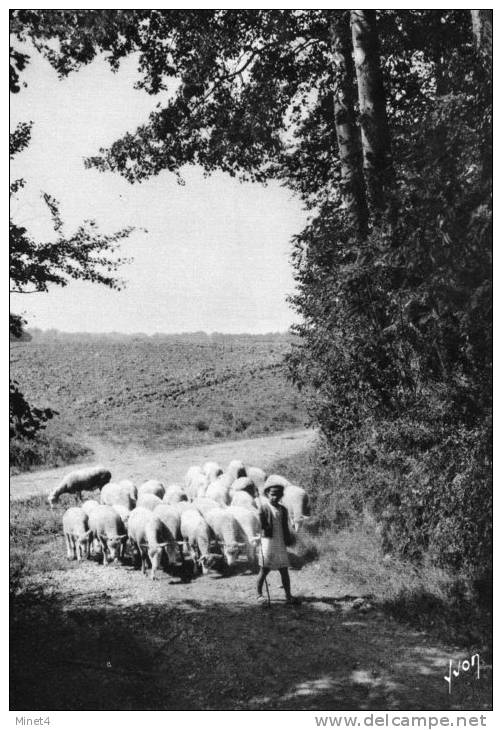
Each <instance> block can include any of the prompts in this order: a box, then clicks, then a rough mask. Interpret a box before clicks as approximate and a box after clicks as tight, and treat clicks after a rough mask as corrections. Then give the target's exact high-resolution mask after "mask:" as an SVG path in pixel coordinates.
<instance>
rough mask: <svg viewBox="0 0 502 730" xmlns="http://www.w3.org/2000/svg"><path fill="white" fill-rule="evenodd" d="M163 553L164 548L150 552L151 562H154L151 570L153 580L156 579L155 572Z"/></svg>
mask: <svg viewBox="0 0 502 730" xmlns="http://www.w3.org/2000/svg"><path fill="white" fill-rule="evenodd" d="M161 555H162V550H159V549H158V548H157V549H156V550H155V549H154V550H152V551H151V552H150V562H151V564H152V572H151V577H152V580H155V573H156V571H157V570H158V568H159V565H160V558H161Z"/></svg>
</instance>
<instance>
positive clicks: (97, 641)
mask: <svg viewBox="0 0 502 730" xmlns="http://www.w3.org/2000/svg"><path fill="white" fill-rule="evenodd" d="M58 549H59V546H58ZM60 549H61V550H62V549H63V546H62V545H61V547H60ZM31 582H32V585H33V587H34V588H39V586H40V585H41V584H43V586H44V588H45V597H44V598H43V599H42V598H41V597H40V596H38V597H37V601H36V605H35V604H32V605H31V606H28V609H27V612H26V613H25V615H24V617H23V620H21V623H20V625H19V626H18V628H17V631H15V634H14V636H13V637H12V639H11V642H12V646H14V647H15V648H16V651H15V652H14V653H13V665H14V668H13V672H12V676H13V681H12V687H13V697H12V707H13V708H14V709H26V710H27V709H37V710H42V709H51V710H58V709H60V710H63V709H67V710H68V709H82V710H127V709H130V710H139V709H142V710H187V709H190V710H318V711H323V712H325V711H333V710H337V711H340V710H380V711H383V710H436V711H437V710H483V709H490V702H491V693H490V674H489V668H487V667H486V666H482V670H481V678H480V679H476V677H475V675H474V673H473V672H471V673H470V674H465V675H464V676H462V675H461V676H459V677H458V679H454V680H453V687H452V692H451V694H449V693H448V685H447V682H446V681H445V679H444V676H445V674H447V672H448V664H449V660H450V659H452V660H453V661H454V662H458V661H459V660H464V659H466V658H470V656H469V657H467V652H466V650H460V649H459V648H458V647H454V646H448V645H446V644H441V643H440V642H438V641H437V640H434V639H431V637H430V636H428V635H427V633H425V632H419V631H413V630H412V629H410V628H408V627H406V626H404V625H401V624H399V623H397V622H395V621H393V620H392V619H390V618H389V617H388V616H385V615H384V614H383V613H381V612H380V611H378V610H377V609H376V608H375V607H373V608H372V609H371V608H370V609H369V610H367V609H368V606H366V609H365V608H363V609H358V608H356V606H357V598H358V596H357V593H355V594H354V593H353V592H350V593H348V594H347V590H349V591H350V586H347V585H346V584H342V583H341V582H340V581H339V580H338V579H337V577H336V576H335V575H333V573H325V572H323V570H322V569H321V568H319V565H316V564H311V565H307V566H304V567H303V569H301V570H294V571H292V584H293V588H294V590H295V592H297V593H298V594H301V595H302V597H303V603H302V605H300V606H299V607H294V608H293V607H288V606H286V605H285V604H284V603H283V602H282V600H281V599H282V591H281V588H280V585H279V575H278V573H272V574H271V576H270V592H271V595H272V605H271V608H270V609H265V608H262V607H261V606H259V605H257V604H256V601H255V596H254V592H255V588H254V585H255V577H254V576H252V575H251V574H249V573H248V572H246V573H244V572H242V573H239V574H237V575H233V576H230V577H225V578H222V577H220V576H219V575H218V574H213V575H208V576H204V577H200V578H198V579H196V580H194V581H193V582H192V583H190V584H181V583H179V581H177V580H176V579H173V578H171V577H170V576H169V575H168V574H161V575H160V579H159V580H158V581H156V582H152V581H151V580H150V579H149V578H148V577H144V576H143V575H141V573H140V572H139V571H136V570H134V569H133V568H131V567H112V566H109V567H107V568H103V567H102V566H101V565H97V564H94V563H88V564H86V565H84V566H77V565H75V564H71V565H70V566H69V567H68V568H67V569H65V570H54V571H51V572H44V573H41V574H38V575H33V576H32V578H31ZM363 605H364V604H363ZM455 666H456V664H454V667H455ZM76 688H78V689H77V690H76ZM27 703H29V704H27Z"/></svg>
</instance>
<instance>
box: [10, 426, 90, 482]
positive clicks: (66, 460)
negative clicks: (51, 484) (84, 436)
mask: <svg viewBox="0 0 502 730" xmlns="http://www.w3.org/2000/svg"><path fill="white" fill-rule="evenodd" d="M91 454H92V451H91V449H89V448H88V447H87V446H83V445H81V444H77V443H75V442H73V441H68V440H66V439H62V438H59V437H57V436H47V435H46V434H39V435H37V436H36V437H34V438H31V439H28V438H19V437H18V438H11V440H10V468H11V474H18V473H19V472H23V471H30V470H31V469H40V468H41V467H43V468H47V469H50V468H52V467H56V466H63V465H64V464H74V463H75V462H78V461H81V460H82V459H84V458H86V457H88V456H90V455H91Z"/></svg>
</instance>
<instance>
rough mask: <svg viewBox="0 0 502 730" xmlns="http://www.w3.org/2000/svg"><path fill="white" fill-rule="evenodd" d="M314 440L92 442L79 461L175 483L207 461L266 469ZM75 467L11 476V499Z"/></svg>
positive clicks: (41, 490)
mask: <svg viewBox="0 0 502 730" xmlns="http://www.w3.org/2000/svg"><path fill="white" fill-rule="evenodd" d="M314 440H315V431H313V430H304V431H288V432H284V433H276V434H273V435H272V436H262V437H260V438H253V439H240V440H238V441H220V442H218V443H215V444H205V445H202V446H192V447H190V448H183V449H173V450H172V451H161V452H144V451H143V452H141V451H139V449H138V447H137V446H131V447H121V448H119V447H113V446H111V445H109V444H101V443H96V444H92V446H93V450H94V456H93V457H92V460H88V461H86V462H83V463H82V466H85V465H87V464H103V465H104V466H106V467H107V468H109V469H110V471H111V472H112V478H113V481H118V480H120V479H132V480H133V481H134V482H135V483H136V484H139V483H141V482H142V481H145V480H146V479H150V478H158V479H162V480H163V481H164V480H166V481H169V482H178V481H180V480H182V478H183V475H184V474H185V472H186V471H187V469H188V467H190V466H192V465H193V464H203V463H204V462H205V461H209V460H211V461H212V460H215V461H218V462H219V463H221V464H223V465H224V464H226V463H228V462H229V461H231V460H232V459H242V461H244V463H246V464H255V465H257V466H261V467H262V468H264V469H266V468H267V467H268V466H269V465H271V464H272V463H273V462H274V461H276V460H277V459H281V458H287V457H288V456H292V455H293V454H297V453H298V452H300V451H303V450H304V449H307V448H308V447H309V446H310V445H312V444H313V443H314ZM76 468H77V466H76V465H75V464H74V465H72V466H64V467H59V468H58V469H47V470H42V471H34V472H28V473H24V474H18V475H17V476H14V477H11V480H10V494H11V498H13V499H16V498H17V499H24V498H26V497H30V496H33V495H36V494H46V493H47V492H48V491H49V490H51V489H53V488H54V487H55V486H56V485H57V483H58V482H59V481H60V480H61V479H62V478H63V476H64V475H65V474H67V473H68V472H70V471H72V470H73V469H76Z"/></svg>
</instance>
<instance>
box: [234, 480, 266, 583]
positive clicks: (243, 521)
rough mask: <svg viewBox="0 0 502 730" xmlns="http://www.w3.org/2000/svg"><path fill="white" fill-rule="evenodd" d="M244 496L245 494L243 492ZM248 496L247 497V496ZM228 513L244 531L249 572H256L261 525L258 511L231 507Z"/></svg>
mask: <svg viewBox="0 0 502 730" xmlns="http://www.w3.org/2000/svg"><path fill="white" fill-rule="evenodd" d="M243 494H245V492H243ZM248 496H249V495H248ZM228 512H229V513H230V514H232V515H233V516H234V517H235V519H236V520H237V522H238V523H239V525H240V526H241V527H242V529H243V530H244V532H245V534H246V537H247V539H248V546H247V558H248V564H249V567H250V569H251V570H254V571H256V570H258V546H259V544H260V539H261V537H260V535H261V525H260V518H259V516H258V511H257V510H253V509H248V508H246V507H239V506H237V505H231V506H230V507H229V508H228Z"/></svg>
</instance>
